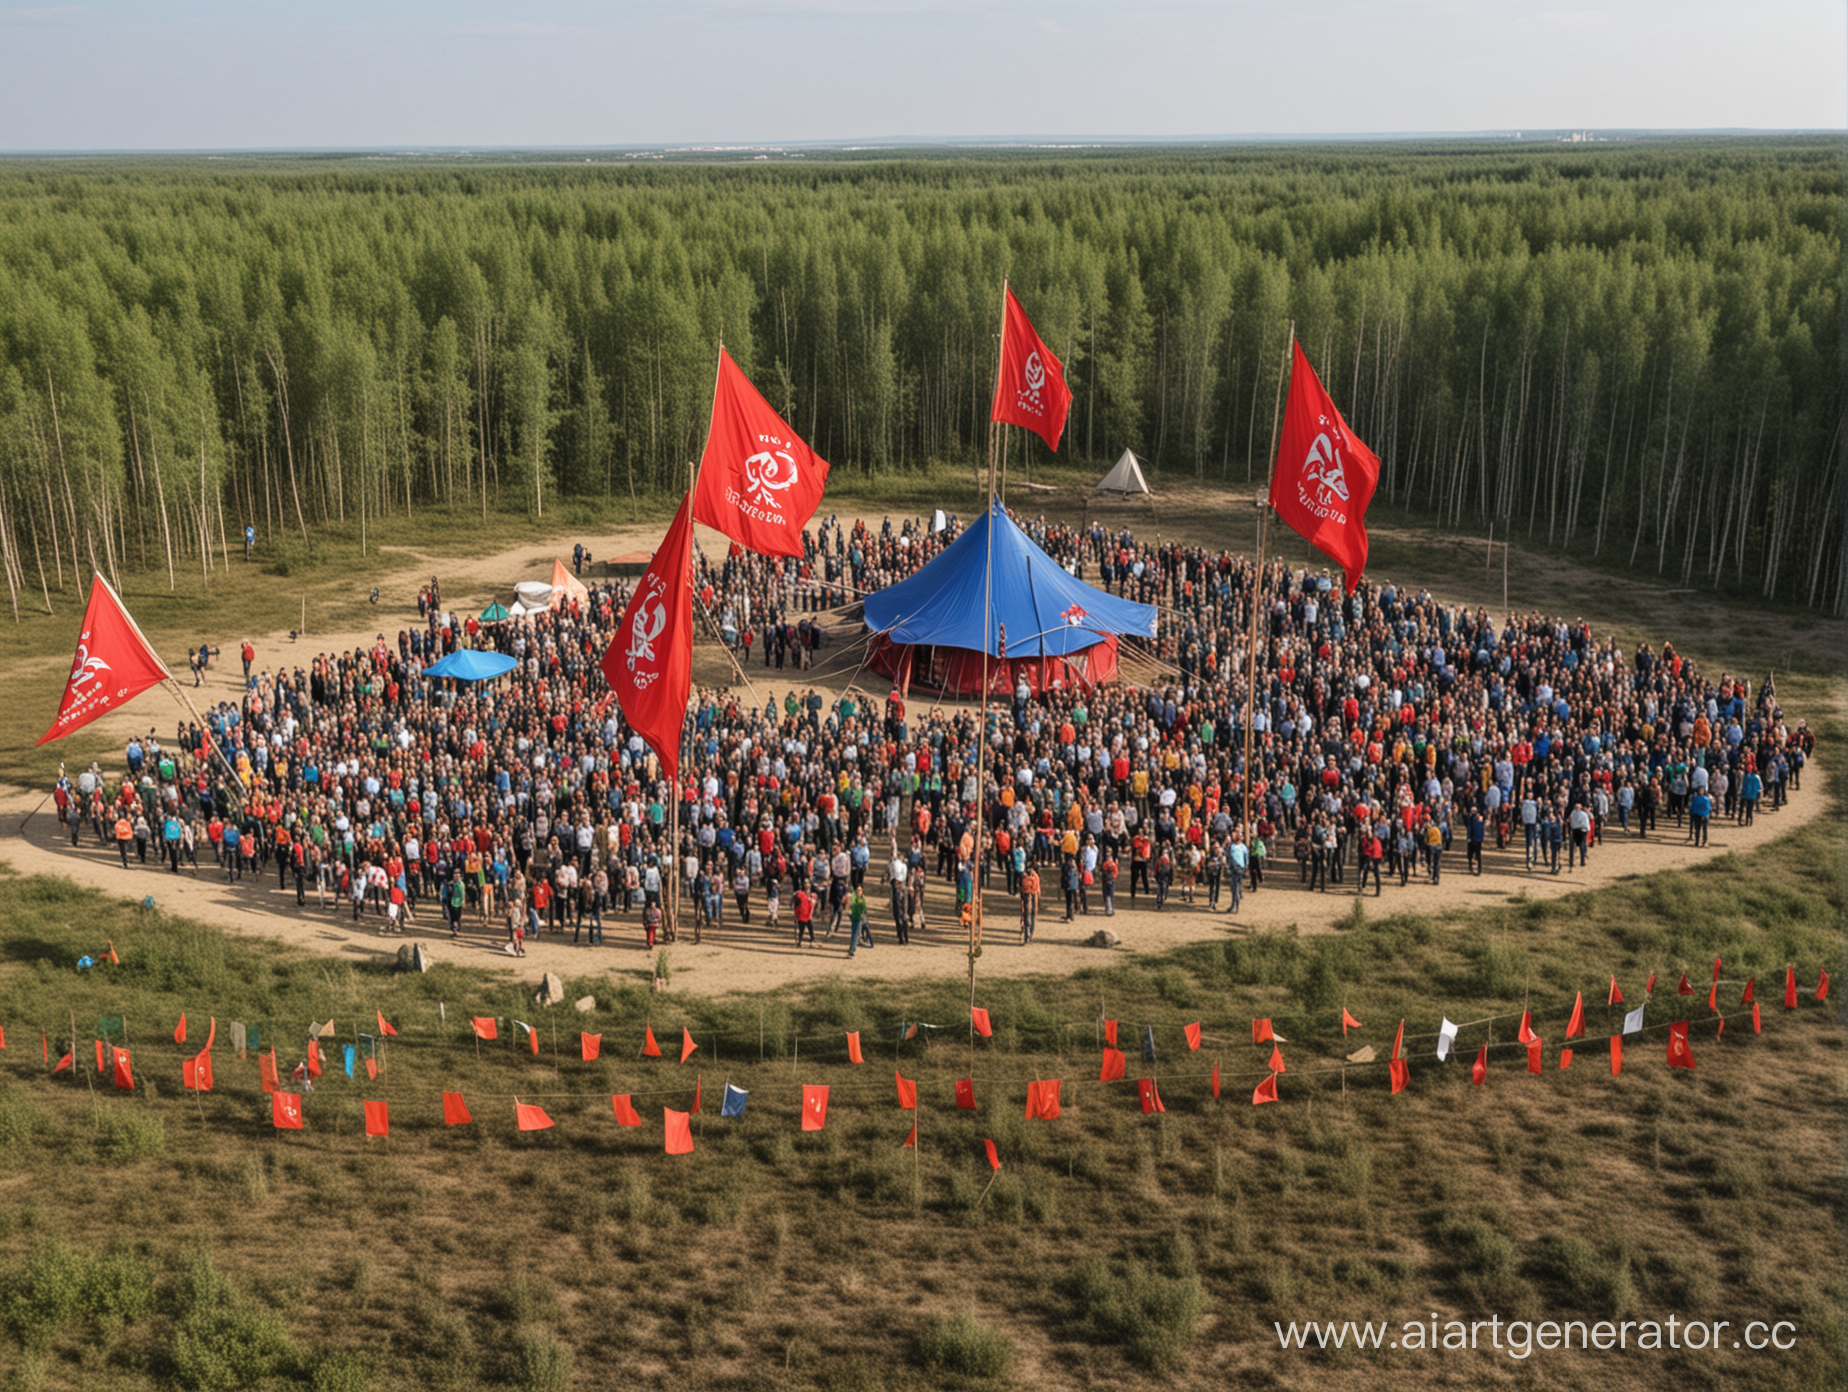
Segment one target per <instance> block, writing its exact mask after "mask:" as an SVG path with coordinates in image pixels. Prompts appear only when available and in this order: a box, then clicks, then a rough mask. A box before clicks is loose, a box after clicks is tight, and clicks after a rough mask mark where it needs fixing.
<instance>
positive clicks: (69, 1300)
mask: <svg viewBox="0 0 1848 1392" xmlns="http://www.w3.org/2000/svg"><path fill="white" fill-rule="evenodd" d="M84 1268H85V1262H84V1260H83V1258H82V1256H81V1255H79V1254H78V1253H76V1252H74V1251H72V1250H71V1249H70V1248H68V1247H66V1246H65V1245H64V1244H63V1243H61V1242H48V1243H46V1244H45V1245H44V1246H43V1247H40V1248H39V1249H38V1250H37V1251H35V1252H34V1253H33V1254H32V1255H31V1256H30V1257H29V1258H27V1260H26V1264H25V1266H24V1267H23V1268H22V1269H21V1270H19V1271H18V1272H16V1273H15V1274H14V1275H13V1276H12V1278H11V1279H10V1280H8V1281H7V1283H6V1295H5V1306H4V1308H5V1317H6V1326H7V1328H8V1329H10V1330H12V1332H13V1337H14V1338H16V1339H18V1340H19V1342H20V1344H21V1345H22V1346H23V1347H24V1348H25V1349H27V1350H28V1351H30V1352H35V1353H36V1352H40V1351H42V1350H44V1349H45V1348H46V1346H47V1345H49V1344H50V1343H51V1341H52V1339H53V1338H55V1337H56V1336H57V1333H58V1331H59V1330H60V1329H62V1328H63V1327H64V1326H65V1325H66V1324H69V1323H70V1322H71V1321H73V1320H74V1319H75V1318H76V1317H77V1314H78V1311H79V1310H80V1309H81V1308H82V1305H83V1287H84V1276H85V1270H84Z"/></svg>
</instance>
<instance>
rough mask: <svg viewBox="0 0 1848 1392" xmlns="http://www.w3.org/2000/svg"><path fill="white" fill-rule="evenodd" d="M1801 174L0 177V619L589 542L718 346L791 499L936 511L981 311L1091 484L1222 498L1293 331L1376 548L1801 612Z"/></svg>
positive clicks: (971, 382)
mask: <svg viewBox="0 0 1848 1392" xmlns="http://www.w3.org/2000/svg"><path fill="white" fill-rule="evenodd" d="M1843 170H1844V161H1843V149H1842V144H1841V141H1840V140H1839V139H1828V138H1816V139H1813V140H1801V139H1794V138H1793V139H1785V140H1769V139H1767V140H1744V139H1741V140H1728V141H1718V140H1713V141H1694V140H1677V141H1660V142H1655V143H1640V142H1639V143H1630V144H1624V143H1614V144H1609V145H1584V146H1576V145H1571V146H1569V145H1545V146H1515V145H1512V144H1496V145H1490V144H1487V143H1475V144H1469V145H1449V146H1416V145H1393V144H1380V145H1370V146H1345V147H1293V146H1276V147H1244V148H1230V147H1228V148H1219V149H1211V148H1206V149H1190V150H1151V151H1147V152H1138V151H1100V152H1083V153H1074V152H1061V153H1059V154H1057V155H1053V154H1030V153H1019V154H1003V153H996V154H956V155H950V154H944V153H934V154H933V153H928V152H919V153H916V154H910V155H905V156H902V157H901V156H894V155H891V154H889V153H888V154H886V155H881V156H860V157H848V156H845V155H824V154H821V153H812V154H809V155H807V156H805V157H799V158H798V157H784V158H779V159H775V160H770V161H737V162H729V163H714V162H704V163H702V162H696V161H692V160H687V161H682V162H676V161H673V160H645V161H644V160H636V159H625V158H621V157H617V156H610V157H597V158H594V159H591V160H583V159H581V158H579V159H577V160H575V161H570V162H567V161H565V160H562V159H561V160H552V161H547V160H545V159H541V158H531V159H524V160H513V159H506V160H499V161H464V160H460V159H436V158H432V159H426V160H424V161H422V162H417V161H411V160H383V159H379V160H363V159H358V158H353V157H342V158H334V159H312V158H306V157H304V158H299V159H291V160H282V159H268V160H254V159H253V160H247V161H239V160H221V161H207V160H204V159H186V160H182V159H161V160H153V159H149V160H137V161H117V160H107V159H93V160H81V161H79V160H50V159H46V160H30V159H15V160H10V161H6V162H4V163H0V559H3V560H4V567H5V570H6V574H7V580H8V588H9V595H10V597H11V600H12V603H13V605H14V609H15V613H17V611H18V607H19V606H20V605H21V604H36V603H37V602H38V601H39V600H40V597H41V594H42V595H43V597H44V601H45V603H46V604H49V602H50V599H51V597H52V595H53V594H54V592H58V591H62V592H64V593H67V594H69V593H74V592H75V590H76V588H77V587H78V586H79V584H80V582H81V578H82V576H83V575H84V574H85V573H86V571H87V568H88V567H90V566H92V565H95V566H98V567H99V568H102V569H104V570H105V571H111V570H114V569H115V568H117V567H123V568H128V567H133V568H138V569H141V570H144V571H152V572H161V573H164V577H165V578H166V580H167V581H168V583H169V584H174V585H179V584H184V583H186V577H187V576H188V575H189V574H190V575H192V576H195V577H197V576H198V574H199V572H200V569H201V566H202V564H203V560H204V557H205V555H206V553H207V552H208V551H212V552H216V551H217V550H218V548H220V547H221V546H223V545H225V544H226V540H227V538H228V539H229V543H230V545H231V546H232V547H233V548H235V547H236V546H237V543H238V538H239V536H240V534H241V532H242V530H243V527H244V526H245V525H246V524H250V525H252V526H254V527H255V529H256V531H257V533H258V535H259V537H260V538H261V539H262V540H263V541H264V542H265V543H266V544H268V543H270V542H272V541H273V542H275V543H277V544H282V543H286V542H287V541H288V539H289V538H291V537H301V538H305V537H307V536H308V535H309V534H310V533H311V532H312V531H313V529H314V528H315V527H316V526H317V525H318V524H326V523H330V522H338V523H341V524H343V525H345V526H347V527H349V528H351V527H355V526H356V527H357V528H358V529H360V531H361V534H362V536H363V532H364V529H365V528H366V527H367V526H368V525H373V524H374V521H375V519H377V518H379V517H380V516H381V515H382V514H395V515H396V516H399V517H402V516H404V515H406V514H412V513H415V512H417V511H418V510H419V509H422V508H441V509H445V510H446V511H447V514H448V515H450V516H452V517H473V518H477V519H480V520H482V521H491V520H492V518H493V517H494V516H495V515H496V514H497V513H502V514H504V513H507V512H516V513H525V514H531V515H537V516H543V515H544V514H545V513H546V511H547V510H548V509H551V508H554V507H555V506H557V505H558V504H559V503H560V502H562V501H564V500H568V499H589V500H608V501H609V503H610V505H611V506H612V507H626V506H627V505H628V504H629V503H630V502H631V501H632V500H634V499H636V498H638V497H640V496H642V495H644V494H660V493H663V492H665V491H668V490H673V489H677V488H678V487H680V486H682V481H683V480H684V478H685V476H686V472H685V471H686V468H687V462H688V461H689V460H690V459H692V458H695V457H696V456H697V454H698V452H699V450H700V447H701V443H702V440H703V438H704V432H705V428H706V416H707V410H708V405H709V401H710V394H711V389H712V380H713V371H714V361H715V347H716V345H717V343H718V342H719V340H720V339H721V338H723V341H724V343H725V345H726V347H727V348H728V349H729V350H730V352H731V353H732V355H733V356H734V357H735V358H736V359H737V361H738V362H739V364H740V365H741V366H742V367H743V368H744V369H745V371H746V372H748V373H749V374H750V375H751V377H752V378H753V380H754V381H755V382H756V383H757V385H758V386H759V388H760V389H761V390H762V391H763V392H764V394H765V395H766V396H767V397H769V398H770V400H771V401H772V403H773V404H774V405H776V406H777V408H778V409H779V410H780V411H782V413H783V414H784V415H785V417H786V418H787V419H788V420H789V421H790V423H791V424H792V425H794V426H795V427H796V428H797V429H798V430H799V431H801V432H802V433H803V434H805V435H806V436H807V438H808V439H809V440H810V442H811V443H812V444H813V445H814V446H815V447H816V449H818V450H819V451H820V452H821V453H822V455H823V456H824V457H826V458H828V459H829V460H830V461H832V463H833V465H834V468H835V470H836V477H837V478H847V477H850V476H853V475H861V476H878V475H882V474H886V473H888V472H889V471H894V470H925V469H932V468H945V469H948V468H955V469H957V470H961V471H965V473H966V471H967V470H968V469H969V468H970V467H971V466H972V465H973V463H974V462H975V461H976V460H977V459H979V458H980V457H982V454H983V451H984V448H985V440H986V429H987V426H986V422H987V414H988V404H989V398H990V394H991V391H992V382H993V371H994V355H995V340H996V334H997V331H998V327H999V316H1000V304H1001V285H1002V281H1003V278H1004V277H1006V278H1007V279H1008V280H1009V281H1011V283H1012V284H1013V286H1014V287H1015V289H1016V291H1017V293H1018V294H1019V295H1020V297H1021V300H1022V303H1023V304H1024V306H1025V307H1026V309H1027V312H1028V313H1029V314H1030V315H1031V316H1032V318H1033V319H1034V321H1035V323H1036V325H1037V327H1038V328H1039V331H1040V333H1041V335H1042V336H1043V337H1044V338H1045V340H1046V341H1047V342H1048V343H1049V344H1050V345H1052V347H1053V348H1054V350H1055V351H1056V352H1058V353H1059V354H1061V355H1062V357H1063V358H1064V362H1065V367H1066V374H1067V379H1068V381H1069V382H1070V384H1071V386H1072V388H1073V391H1074V393H1075V400H1074V402H1073V406H1072V413H1071V419H1070V425H1069V426H1068V429H1067V436H1066V446H1065V448H1064V450H1063V451H1062V454H1064V455H1065V456H1067V457H1069V458H1072V459H1075V460H1077V461H1080V462H1084V461H1090V462H1093V463H1095V464H1097V466H1098V467H1099V469H1100V471H1101V467H1102V466H1103V464H1105V463H1107V462H1108V461H1109V460H1111V459H1114V458H1115V456H1116V455H1117V454H1118V453H1119V452H1120V451H1121V450H1122V449H1123V448H1124V447H1126V446H1127V447H1129V448H1133V449H1134V450H1135V451H1136V452H1137V453H1138V454H1139V455H1140V456H1142V457H1143V459H1144V460H1145V461H1146V462H1147V466H1148V467H1149V469H1150V481H1151V483H1152V484H1153V485H1154V487H1155V488H1156V489H1157V490H1159V489H1161V488H1162V487H1163V485H1164V483H1167V484H1176V483H1179V482H1182V481H1191V480H1207V481H1217V480H1228V481H1232V482H1244V481H1256V480H1261V479H1262V478H1263V477H1264V476H1265V473H1266V469H1267V467H1268V466H1267V460H1266V457H1265V456H1266V453H1267V451H1268V448H1269V446H1270V439H1271V430H1272V424H1273V420H1274V418H1275V414H1276V411H1277V407H1278V399H1279V396H1278V394H1279V369H1280V367H1281V365H1282V363H1283V361H1284V358H1285V354H1286V347H1287V342H1288V334H1289V332H1290V328H1291V325H1292V323H1293V324H1294V327H1295V332H1296V334H1297V335H1298V337H1299V338H1300V339H1301V341H1302V343H1303V344H1304V347H1305V350H1306V351H1307V352H1308V354H1309V356H1310V358H1311V360H1312V361H1313V362H1314V363H1315V365H1316V366H1317V369H1318V371H1319V372H1320V373H1321V375H1322V378H1323V380H1324V382H1325V383H1326V385H1327V386H1328V388H1329V390H1330V391H1331V393H1332V394H1333V395H1334V396H1335V398H1336V400H1337V401H1339V402H1340V403H1341V405H1342V408H1343V410H1344V412H1345V413H1346V414H1347V416H1348V419H1349V422H1350V424H1351V425H1352V426H1353V427H1354V429H1355V430H1356V431H1357V432H1358V433H1359V434H1360V435H1361V437H1362V438H1363V439H1365V440H1367V441H1368V442H1369V443H1370V444H1371V445H1372V446H1373V447H1374V449H1375V450H1376V451H1377V452H1378V454H1379V455H1380V458H1381V460H1382V465H1383V472H1382V478H1381V483H1380V488H1379V493H1378V505H1380V506H1383V508H1385V509H1386V510H1388V511H1391V512H1393V513H1395V514H1397V515H1401V516H1404V517H1407V518H1410V519H1413V520H1419V521H1423V522H1425V523H1428V524H1430V525H1435V526H1439V527H1447V528H1454V529H1457V530H1462V531H1468V532H1471V533H1472V534H1481V533H1483V532H1485V531H1487V530H1488V529H1489V528H1490V527H1491V526H1493V528H1494V531H1495V534H1496V536H1497V537H1498V538H1499V537H1512V538H1513V539H1514V540H1515V541H1516V542H1517V544H1519V543H1527V544H1531V545H1535V546H1544V547H1547V548H1551V549H1554V550H1557V551H1559V552H1562V553H1567V554H1572V555H1575V556H1579V557H1582V558H1588V559H1590V560H1592V561H1594V562H1596V563H1601V564H1605V565H1608V566H1611V567H1613V568H1617V569H1621V570H1624V571H1626V572H1627V573H1631V574H1641V575H1645V576H1654V577H1661V578H1662V579H1663V580H1666V581H1668V582H1672V583H1675V584H1678V585H1682V586H1687V587H1699V588H1718V589H1724V590H1727V591H1729V592H1732V593H1742V594H1747V595H1754V596H1763V597H1765V598H1768V599H1774V600H1776V601H1779V602H1780V603H1785V604H1792V605H1798V606H1807V607H1810V608H1813V609H1815V610H1817V611H1820V612H1825V613H1832V614H1842V613H1844V612H1848V570H1845V567H1844V546H1843V537H1844V512H1843V504H1842V499H1843V496H1844V487H1843V462H1842V425H1843V400H1842V383H1843V316H1842V305H1841V294H1842V282H1843V265H1844V259H1843V252H1842V228H1841V217H1842V209H1843V197H1844V177H1843ZM1023 438H1024V437H1023ZM1014 448H1015V449H1017V450H1018V449H1021V448H1025V446H1024V445H1020V444H1016V445H1015V446H1014ZM1032 449H1033V451H1034V456H1033V457H1034V459H1035V460H1044V459H1046V458H1048V456H1047V455H1046V454H1045V452H1044V450H1043V449H1042V447H1040V446H1039V445H1038V444H1037V443H1035V444H1034V445H1033V446H1032ZM1018 458H1019V456H1018V455H1016V459H1018Z"/></svg>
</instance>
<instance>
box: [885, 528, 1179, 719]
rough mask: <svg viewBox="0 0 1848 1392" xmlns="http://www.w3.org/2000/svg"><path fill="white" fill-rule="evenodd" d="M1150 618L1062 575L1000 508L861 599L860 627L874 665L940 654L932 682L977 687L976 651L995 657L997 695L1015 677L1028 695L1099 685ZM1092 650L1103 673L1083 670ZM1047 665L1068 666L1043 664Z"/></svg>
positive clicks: (893, 667)
mask: <svg viewBox="0 0 1848 1392" xmlns="http://www.w3.org/2000/svg"><path fill="white" fill-rule="evenodd" d="M991 530H992V532H993V537H994V543H993V557H992V560H993V576H992V580H989V579H987V578H986V575H987V571H988V567H989V563H990V552H989V534H990V531H991ZM984 594H986V595H987V597H988V601H989V603H988V622H987V623H986V624H984V623H983V621H982V617H983V597H984ZM1156 618H1157V614H1156V610H1155V607H1154V606H1153V605H1150V604H1137V603H1135V602H1134V601H1132V600H1127V599H1119V598H1117V597H1116V596H1115V595H1112V594H1108V593H1106V592H1105V591H1103V590H1100V589H1098V588H1097V587H1096V586H1095V585H1087V584H1086V583H1085V582H1084V581H1082V580H1079V579H1077V578H1075V577H1073V576H1071V575H1069V574H1067V573H1066V572H1065V570H1064V569H1063V568H1062V567H1061V566H1060V565H1059V563H1058V562H1057V561H1055V560H1053V559H1052V557H1050V556H1048V555H1047V554H1046V553H1045V552H1044V551H1042V550H1040V548H1039V547H1038V546H1036V545H1034V543H1033V541H1032V539H1031V538H1029V537H1028V536H1027V534H1026V533H1025V532H1023V531H1021V529H1020V528H1019V526H1017V525H1016V524H1015V522H1014V520H1013V519H1012V518H1011V517H1009V516H1008V515H1007V512H1006V511H1005V509H1003V508H1002V507H1001V505H1000V504H999V503H996V504H993V505H992V506H991V507H990V509H989V511H988V512H987V513H986V514H984V515H983V516H982V517H980V518H978V519H977V520H976V522H975V523H974V524H973V525H971V526H970V528H969V530H968V531H966V532H964V533H963V534H962V535H961V536H960V537H958V538H957V539H956V540H955V541H954V542H952V543H951V544H950V546H949V548H948V549H947V550H945V551H944V553H943V554H942V555H941V556H939V557H937V559H936V560H934V561H932V562H931V563H930V564H929V565H927V566H925V567H924V569H922V570H920V571H919V572H918V573H917V574H915V575H913V576H911V577H910V578H908V579H906V580H901V581H900V582H899V583H898V584H896V585H891V586H888V587H887V588H885V589H883V590H879V591H877V592H876V593H874V594H871V595H868V596H867V599H866V623H867V626H868V627H869V628H871V629H872V630H873V631H874V633H875V634H876V635H878V638H877V639H876V648H875V660H876V662H877V665H879V666H880V667H881V668H882V670H886V671H893V672H896V671H898V670H899V666H898V664H899V663H900V662H901V661H902V660H903V657H902V650H904V649H907V648H923V647H929V648H931V649H933V650H949V651H948V652H942V651H933V654H932V663H933V666H934V667H935V668H937V669H938V675H939V677H941V678H942V681H941V683H940V684H942V685H945V686H947V687H949V688H951V689H954V690H971V689H978V690H979V689H980V683H981V677H980V673H981V670H982V664H981V662H980V655H981V654H982V653H983V652H987V653H988V655H989V657H990V658H991V659H1002V660H1003V661H1002V662H999V663H997V662H995V661H992V660H991V662H990V663H989V664H988V668H989V680H990V682H991V685H994V686H995V687H997V688H998V689H1011V688H1012V686H1013V684H1014V682H1015V680H1016V679H1018V678H1022V677H1024V678H1025V679H1026V680H1027V681H1028V684H1029V685H1030V686H1033V687H1035V688H1036V689H1037V688H1038V687H1040V686H1042V685H1048V684H1050V685H1059V684H1063V683H1064V682H1065V681H1066V680H1068V679H1072V680H1080V681H1085V682H1087V683H1088V682H1092V681H1099V680H1107V679H1108V677H1109V676H1110V675H1111V674H1112V673H1114V671H1115V647H1116V642H1115V640H1116V637H1117V636H1118V635H1121V634H1132V635H1135V636H1137V637H1142V638H1153V637H1154V636H1155V631H1156ZM1101 644H1107V645H1108V648H1109V653H1108V662H1107V666H1108V669H1109V670H1108V671H1095V670H1091V664H1090V662H1088V661H1087V660H1086V659H1088V658H1091V657H1093V656H1099V657H1101V656H1102V655H1101V654H1097V655H1093V654H1090V653H1088V652H1087V650H1088V649H1091V648H1096V647H1098V646H1099V645H1101ZM965 659H967V660H965ZM1054 659H1067V660H1068V661H1066V662H1060V663H1056V664H1055V665H1052V666H1048V665H1047V664H1048V662H1049V661H1050V660H1054ZM971 666H973V669H974V672H975V677H974V684H973V686H971V683H970V681H969V669H970V668H971Z"/></svg>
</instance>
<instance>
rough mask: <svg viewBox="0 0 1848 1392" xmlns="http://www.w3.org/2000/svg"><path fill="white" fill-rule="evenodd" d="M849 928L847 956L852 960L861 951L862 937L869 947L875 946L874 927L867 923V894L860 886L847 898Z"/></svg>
mask: <svg viewBox="0 0 1848 1392" xmlns="http://www.w3.org/2000/svg"><path fill="white" fill-rule="evenodd" d="M847 926H848V929H849V932H848V935H847V956H848V957H849V958H850V959H851V958H852V957H853V954H854V953H855V952H857V951H859V948H860V940H861V938H862V937H864V938H865V940H866V945H867V946H868V947H871V946H872V945H873V929H872V925H871V924H870V923H868V922H867V921H866V894H865V892H864V891H863V890H862V889H861V888H860V887H859V886H858V885H855V886H854V890H853V893H852V894H851V895H849V896H848V898H847Z"/></svg>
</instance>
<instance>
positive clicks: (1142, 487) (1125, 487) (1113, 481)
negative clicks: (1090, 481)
mask: <svg viewBox="0 0 1848 1392" xmlns="http://www.w3.org/2000/svg"><path fill="white" fill-rule="evenodd" d="M1092 491H1093V492H1096V493H1121V494H1123V495H1125V496H1127V495H1129V494H1131V493H1147V492H1148V491H1149V482H1148V480H1147V479H1145V478H1143V477H1142V465H1141V464H1139V463H1137V461H1136V456H1135V455H1134V454H1133V453H1131V452H1130V451H1129V450H1124V451H1123V457H1122V458H1121V459H1119V460H1117V462H1116V464H1115V466H1114V467H1112V469H1111V470H1110V472H1109V473H1107V474H1105V475H1104V476H1103V478H1102V479H1100V480H1099V481H1098V484H1097V487H1096V488H1095V489H1093V490H1092Z"/></svg>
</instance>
